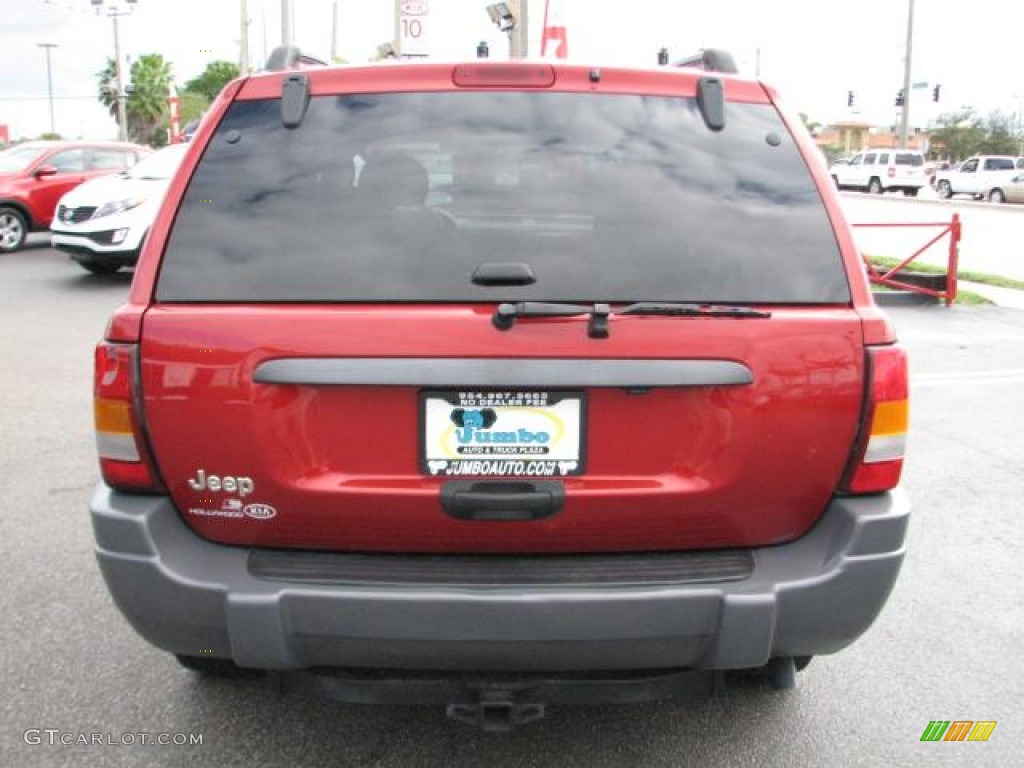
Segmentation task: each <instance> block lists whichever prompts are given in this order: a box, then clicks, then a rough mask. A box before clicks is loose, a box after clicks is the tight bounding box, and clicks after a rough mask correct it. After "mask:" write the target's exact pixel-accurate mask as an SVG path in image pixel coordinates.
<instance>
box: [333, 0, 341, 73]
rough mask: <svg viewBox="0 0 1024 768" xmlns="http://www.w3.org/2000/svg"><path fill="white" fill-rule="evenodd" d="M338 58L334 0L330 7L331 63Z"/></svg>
mask: <svg viewBox="0 0 1024 768" xmlns="http://www.w3.org/2000/svg"><path fill="white" fill-rule="evenodd" d="M340 58H341V57H340V56H339V55H338V0H334V3H333V4H332V7H331V63H332V64H333V63H335V62H336V61H338V59H340Z"/></svg>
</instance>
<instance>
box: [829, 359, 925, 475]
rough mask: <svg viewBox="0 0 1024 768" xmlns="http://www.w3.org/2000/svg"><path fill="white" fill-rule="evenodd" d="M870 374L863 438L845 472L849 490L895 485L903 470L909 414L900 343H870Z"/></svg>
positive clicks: (903, 360) (905, 373) (905, 374)
mask: <svg viewBox="0 0 1024 768" xmlns="http://www.w3.org/2000/svg"><path fill="white" fill-rule="evenodd" d="M868 372H869V375H870V377H871V380H870V389H869V394H868V402H867V403H866V404H865V408H864V424H863V427H862V430H861V438H860V440H859V441H858V443H857V446H856V448H855V449H854V454H853V457H852V459H851V462H850V467H849V469H848V470H847V472H846V481H845V482H844V483H843V488H842V489H843V490H844V491H845V492H847V493H878V492H880V491H887V490H889V489H891V488H895V487H896V485H897V484H898V483H899V481H900V474H901V473H902V471H903V454H904V452H905V450H906V442H907V422H908V415H909V403H908V386H907V356H906V353H905V352H904V351H903V349H901V348H900V347H895V346H893V347H869V348H868Z"/></svg>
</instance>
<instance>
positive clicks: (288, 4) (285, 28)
mask: <svg viewBox="0 0 1024 768" xmlns="http://www.w3.org/2000/svg"><path fill="white" fill-rule="evenodd" d="M294 27H295V5H294V4H293V3H292V0H281V45H295V32H294Z"/></svg>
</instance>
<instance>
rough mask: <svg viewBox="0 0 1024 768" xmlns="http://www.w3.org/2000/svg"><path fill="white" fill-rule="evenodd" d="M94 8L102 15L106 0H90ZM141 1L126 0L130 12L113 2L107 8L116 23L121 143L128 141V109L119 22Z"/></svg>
mask: <svg viewBox="0 0 1024 768" xmlns="http://www.w3.org/2000/svg"><path fill="white" fill-rule="evenodd" d="M90 1H91V2H92V4H93V7H95V8H96V13H100V8H101V6H104V4H105V2H106V0H90ZM138 1H139V0H124V2H125V3H127V4H128V10H125V9H124V8H122V7H121V6H120V4H119V3H117V2H116V0H115V1H114V2H112V4H111V5H110V6H109V7H107V16H109V17H110V18H111V19H113V21H114V79H115V80H116V81H117V82H116V86H117V94H116V95H117V137H118V138H119V139H120V140H121V141H126V140H127V139H128V107H127V104H126V101H127V100H126V96H125V92H124V71H123V70H122V69H121V32H120V30H119V29H118V24H117V20H118V18H119V17H121V16H128V15H129V14H130V13H131V12H132V11H133V10H134V6H135V4H136V3H137V2H138Z"/></svg>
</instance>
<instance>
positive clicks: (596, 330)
mask: <svg viewBox="0 0 1024 768" xmlns="http://www.w3.org/2000/svg"><path fill="white" fill-rule="evenodd" d="M611 311H612V308H611V305H609V304H558V303H556V302H552V301H520V302H518V303H516V304H499V305H498V308H497V309H496V310H494V314H493V315H492V316H491V322H492V323H493V324H494V327H495V328H497V329H498V330H499V331H507V330H508V329H509V328H511V327H512V326H513V325H514V324H515V321H516V318H517V317H578V316H580V315H589V316H590V322H589V323H588V325H587V336H589V337H590V338H592V339H606V338H608V315H610V314H611Z"/></svg>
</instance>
